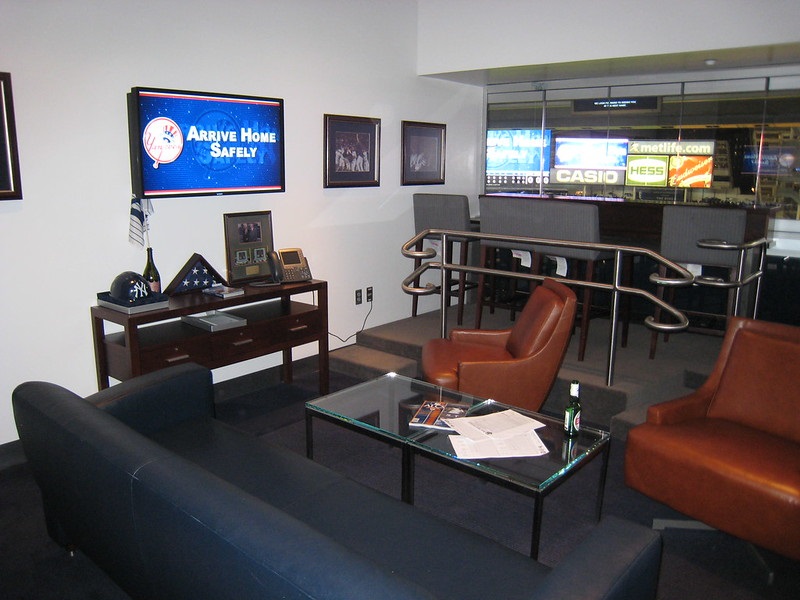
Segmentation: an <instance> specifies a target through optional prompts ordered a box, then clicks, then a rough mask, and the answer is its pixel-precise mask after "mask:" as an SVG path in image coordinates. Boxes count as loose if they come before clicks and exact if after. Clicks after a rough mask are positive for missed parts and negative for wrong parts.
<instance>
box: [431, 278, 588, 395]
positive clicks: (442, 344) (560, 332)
mask: <svg viewBox="0 0 800 600" xmlns="http://www.w3.org/2000/svg"><path fill="white" fill-rule="evenodd" d="M576 302H577V301H576V297H575V292H573V291H572V290H571V289H570V288H568V287H567V286H565V285H564V284H562V283H558V282H557V281H555V280H553V279H545V280H544V281H543V282H542V284H541V285H538V286H536V289H535V290H534V292H533V294H532V295H531V297H530V298H529V299H528V302H527V303H526V305H525V308H524V309H523V311H522V313H521V314H520V315H519V317H517V320H516V322H515V324H514V327H513V328H510V329H501V330H482V329H454V330H453V331H452V332H451V333H450V337H449V338H448V339H434V340H429V341H428V342H426V343H425V345H424V346H423V348H422V374H423V378H424V379H425V380H426V381H428V382H430V383H435V384H438V385H441V386H443V387H446V388H449V389H453V390H459V391H462V392H465V393H467V394H472V395H474V396H479V397H482V398H492V399H494V400H497V401H499V402H503V403H505V404H511V405H514V406H519V407H520V408H527V409H529V410H538V409H539V408H540V407H541V406H542V404H544V401H545V400H546V399H547V395H548V394H549V393H550V390H551V389H552V387H553V383H554V382H555V379H556V375H558V371H559V369H560V368H561V363H562V362H563V361H564V354H565V353H566V351H567V346H568V345H569V339H570V336H571V334H572V327H573V324H574V322H575V310H576Z"/></svg>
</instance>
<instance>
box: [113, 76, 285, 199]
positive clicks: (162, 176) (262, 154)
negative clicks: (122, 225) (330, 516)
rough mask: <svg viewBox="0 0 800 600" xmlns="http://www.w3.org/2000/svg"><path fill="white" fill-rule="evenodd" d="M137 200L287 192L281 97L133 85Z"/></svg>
mask: <svg viewBox="0 0 800 600" xmlns="http://www.w3.org/2000/svg"><path fill="white" fill-rule="evenodd" d="M128 115H129V119H128V121H129V128H130V142H131V179H132V184H133V193H134V195H135V196H136V197H137V198H145V197H147V198H156V197H167V196H209V195H221V194H247V193H256V192H283V191H284V190H285V189H286V186H285V180H284V139H283V100H282V99H278V98H261V97H256V96H239V95H232V94H212V93H205V92H185V91H177V90H163V89H148V88H139V87H137V88H133V89H132V90H131V93H130V94H129V96H128Z"/></svg>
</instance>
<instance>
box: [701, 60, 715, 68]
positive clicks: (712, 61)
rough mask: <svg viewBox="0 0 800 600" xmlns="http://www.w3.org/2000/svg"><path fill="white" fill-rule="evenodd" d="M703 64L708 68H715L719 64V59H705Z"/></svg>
mask: <svg viewBox="0 0 800 600" xmlns="http://www.w3.org/2000/svg"><path fill="white" fill-rule="evenodd" d="M703 63H705V65H706V66H707V67H713V66H714V65H716V64H717V59H716V58H707V59H705V60H704V61H703Z"/></svg>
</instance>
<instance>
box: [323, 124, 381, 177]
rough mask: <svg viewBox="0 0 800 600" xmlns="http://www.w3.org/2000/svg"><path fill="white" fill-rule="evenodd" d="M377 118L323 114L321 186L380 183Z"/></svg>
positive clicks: (379, 133) (379, 136) (379, 141)
mask: <svg viewBox="0 0 800 600" xmlns="http://www.w3.org/2000/svg"><path fill="white" fill-rule="evenodd" d="M380 145H381V120H380V119H373V118H370V117H346V116H342V115H325V167H324V171H325V187H326V188H330V187H366V186H378V185H380V159H381V151H380Z"/></svg>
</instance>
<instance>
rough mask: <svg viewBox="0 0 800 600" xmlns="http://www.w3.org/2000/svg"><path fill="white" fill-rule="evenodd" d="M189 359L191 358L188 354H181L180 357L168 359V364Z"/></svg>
mask: <svg viewBox="0 0 800 600" xmlns="http://www.w3.org/2000/svg"><path fill="white" fill-rule="evenodd" d="M187 358H189V355H188V354H181V355H179V356H172V357H170V358H168V359H167V362H168V363H174V362H178V361H179V360H186V359H187Z"/></svg>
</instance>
